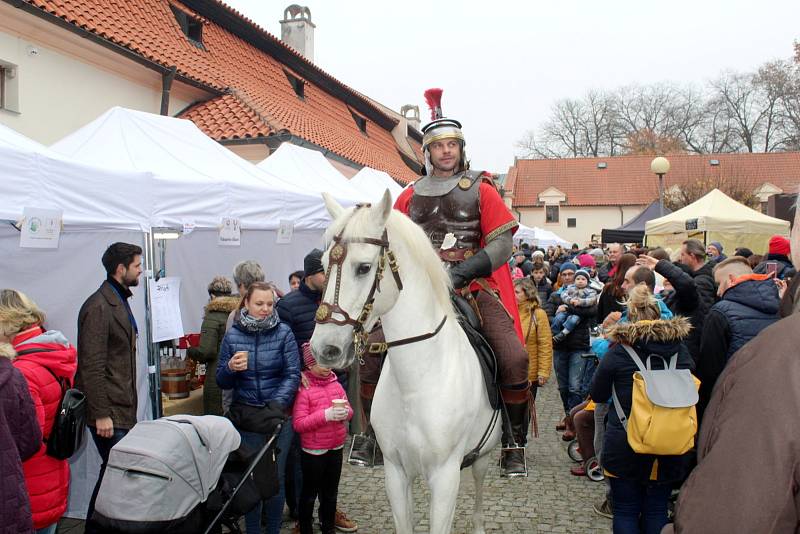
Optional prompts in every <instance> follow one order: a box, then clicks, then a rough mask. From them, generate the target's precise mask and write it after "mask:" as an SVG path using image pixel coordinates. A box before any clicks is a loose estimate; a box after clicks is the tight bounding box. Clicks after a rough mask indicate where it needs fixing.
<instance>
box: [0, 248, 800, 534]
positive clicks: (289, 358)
mask: <svg viewBox="0 0 800 534" xmlns="http://www.w3.org/2000/svg"><path fill="white" fill-rule="evenodd" d="M792 252H793V250H792V248H791V246H790V242H789V240H788V239H786V238H785V237H782V236H775V237H773V238H772V239H771V240H770V242H769V250H768V253H767V254H766V255H764V256H762V257H756V255H754V254H753V253H752V252H751V251H750V250H747V249H736V250H735V251H734V253H733V254H731V255H730V256H726V255H725V254H724V249H723V246H722V245H721V244H720V243H711V244H710V245H708V246H707V247H706V246H704V245H703V243H702V242H700V241H698V240H695V239H688V240H686V241H684V242H683V243H682V245H681V247H680V248H679V249H676V250H669V249H663V248H643V247H626V246H624V245H621V244H616V243H615V244H610V245H608V246H606V247H601V246H592V247H588V248H585V249H582V250H580V249H579V247H578V246H577V245H575V246H573V247H572V249H571V250H565V249H562V248H560V247H550V248H548V249H547V250H542V249H536V248H533V247H529V246H527V245H526V244H524V243H523V244H521V245H520V246H519V248H518V249H517V248H516V247H515V251H514V254H513V256H512V257H511V258H510V260H509V269H510V272H511V275H512V277H513V279H514V289H515V295H516V299H517V311H518V313H519V317H520V320H521V326H522V334H523V338H524V342H525V348H526V349H527V353H528V379H529V381H530V383H531V394H532V396H533V397H534V398H536V391H537V388H540V387H542V386H544V385H545V384H546V383H547V382H548V381H549V380H550V376H551V374H552V373H553V371H554V372H555V377H556V381H557V386H558V391H559V395H560V398H561V403H562V405H563V413H564V417H563V419H562V421H561V422H560V423H559V425H558V426H557V430H558V431H560V432H562V434H561V438H562V439H563V440H564V441H568V442H572V441H573V440H576V442H577V444H578V447H577V448H578V451H579V453H580V455H581V457H582V458H583V462H582V463H581V464H579V465H578V466H576V467H573V468H572V469H571V473H572V474H573V475H576V476H585V475H587V471H588V470H590V469H597V468H601V469H602V473H603V475H604V476H603V477H601V478H604V479H605V481H606V484H607V498H606V499H605V501H604V502H600V503H594V506H593V508H594V510H595V511H596V512H597V513H599V514H601V515H605V516H608V517H611V518H612V520H613V525H614V532H615V533H622V534H625V533H633V532H646V533H655V532H660V531H661V529H662V528H673V527H672V525H669V526H666V525H667V523H668V521H669V515H670V513H671V510H672V508H673V507H672V506H671V503H672V501H674V500H675V495H678V494H679V495H680V497H679V498H678V502H677V505H676V506H674V510H675V512H674V520H675V525H674V528H675V530H676V531H677V532H704V531H707V530H704V528H703V527H704V525H706V524H707V521H709V516H708V515H707V513H708V512H709V510H718V512H719V517H716V516H715V521H720V522H721V523H720V524H725V525H730V530H727V531H741V530H739V529H737V527H740V526H741V525H742V521H747V520H748V518H746V517H743V514H744V512H742V511H741V510H747V511H748V512H747V513H749V514H751V515H753V516H754V517H755V518H757V519H758V520H760V521H764V520H766V519H768V518H769V519H770V520H771V521H772V522H773V523H772V526H770V527H769V528H767V529H762V530H759V529H757V528H756V529H747V531H752V532H754V531H764V532H785V531H794V530H793V529H794V528H795V527H796V525H797V516H796V514H795V512H796V508H794V507H793V506H794V505H795V504H796V503H797V502H798V500H797V494H798V492H797V485H796V483H794V482H792V480H795V479H793V478H792V476H793V473H794V471H795V470H797V467H796V462H797V455H796V451H795V450H794V449H793V448H792V444H791V442H786V443H783V444H781V442H780V433H781V428H782V426H783V425H784V424H790V423H788V421H789V419H784V418H783V415H782V414H785V413H787V410H786V409H781V408H780V406H779V405H778V404H777V403H778V402H780V399H784V400H785V398H786V397H791V396H792V395H793V390H794V386H795V385H796V382H795V383H792V379H796V378H797V372H798V367H797V364H796V363H794V362H795V360H792V355H793V354H794V353H796V346H795V344H793V343H792V340H793V339H796V336H797V326H800V325H795V324H794V323H796V322H797V317H798V315H797V314H796V312H797V311H798V307H800V299H798V298H797V296H798V294H800V283H799V281H800V277H797V276H795V274H796V271H795V268H794V263H793V260H792V257H791V256H792ZM798 252H799V251H797V250H794V253H795V260H797V257H796V256H798V255H800V254H798ZM141 254H142V251H141V249H140V248H139V247H138V246H136V245H130V244H126V243H115V244H113V245H112V246H110V247H109V248H108V250H106V252H105V254H104V255H103V257H102V259H101V261H102V264H103V266H104V268H105V270H106V273H107V278H106V279H105V280H104V281H103V282H102V284H101V286H100V288H99V289H98V290H97V291H96V292H95V293H94V294H92V295H90V296H89V297H88V298H87V299H86V301H85V302H84V304H83V306H81V308H80V311H79V312H78V315H77V320H78V338H77V340H76V346H73V345H72V344H71V343H70V342H69V341H68V340H67V339H66V337H65V336H64V335H63V334H62V333H61V332H58V331H55V330H48V329H47V328H46V326H45V325H46V315H45V312H44V311H42V310H41V309H39V307H38V306H37V305H36V304H35V303H34V302H33V301H32V300H31V299H30V298H28V297H27V296H26V295H25V294H23V293H21V292H19V291H16V290H14V289H4V290H2V292H0V386H1V387H0V445H2V447H0V457H2V458H1V459H2V462H3V465H4V466H7V468H5V467H4V470H3V473H2V484H1V485H0V489H1V490H2V497H3V498H2V504H0V512H1V513H0V515H1V516H2V521H3V524H4V525H6V526H8V525H12V526H13V527H12V530H9V532H36V533H46V534H52V533H53V532H55V530H56V526H57V523H58V520H59V518H60V517H61V516H62V515H63V514H64V512H65V510H66V505H67V494H68V485H69V467H68V462H67V461H66V460H60V459H56V458H53V457H52V456H50V455H48V453H47V447H46V443H47V438H48V435H49V432H50V431H51V429H52V427H53V421H54V418H55V416H56V412H57V408H58V406H59V404H60V400H61V397H62V394H63V384H64V383H67V384H68V385H70V386H71V385H73V384H74V385H75V387H77V388H79V389H80V390H81V391H83V392H85V394H86V398H87V403H88V408H87V410H88V428H89V431H90V434H91V437H92V440H93V442H94V445H95V446H96V448H97V451H98V452H99V455H100V458H101V462H102V465H101V469H100V476H101V478H102V473H103V471H104V469H105V466H106V463H107V462H108V457H109V452H110V450H111V448H112V447H113V446H114V445H115V444H116V443H118V442H119V441H120V440H121V439H122V438H123V437H124V436H125V435H126V434H127V433H128V431H129V430H130V429H131V428H132V427H133V425H135V424H136V420H137V414H136V407H137V405H138V399H137V390H136V380H135V377H136V337H137V333H138V329H139V327H138V325H137V322H136V319H135V317H134V314H133V312H132V310H131V307H130V304H129V299H130V297H131V296H132V292H131V288H133V287H135V286H136V285H137V284H138V283H139V279H140V276H141V273H142V268H141ZM754 258H755V259H754ZM233 282H234V283H233V284H231V283H230V281H229V280H228V279H227V278H226V277H225V276H217V277H215V278H214V279H213V280H212V281H211V282H210V284H209V285H208V296H209V301H208V303H207V305H206V307H205V315H204V319H203V324H202V329H201V336H200V342H199V345H198V346H197V347H194V348H192V349H190V351H189V356H190V357H191V358H193V359H195V360H197V361H198V362H202V363H205V365H206V370H207V371H206V372H207V378H206V381H205V384H206V385H205V389H204V392H203V410H204V413H205V414H208V415H222V414H227V415H228V416H229V417H230V418H231V420H232V421H234V422H235V423H236V424H237V427H238V430H239V432H240V434H241V437H242V443H243V444H244V445H245V446H249V447H251V448H258V447H259V446H261V445H263V444H264V443H265V441H266V440H267V439H268V436H267V435H266V434H265V433H264V432H261V431H259V428H257V427H251V426H250V423H248V420H249V419H252V418H248V413H247V410H248V407H252V406H261V407H266V408H268V409H270V410H273V411H274V412H275V413H277V414H280V415H281V416H283V417H286V420H287V424H285V425H283V427H282V429H281V431H280V434H279V435H278V436H277V447H278V451H279V454H278V457H277V464H278V472H279V491H278V493H277V495H275V496H274V497H272V498H270V499H268V500H266V501H264V503H263V506H261V505H259V506H257V507H256V508H255V509H253V510H252V511H250V512H249V513H248V514H246V517H245V524H246V531H247V532H248V534H256V533H260V532H262V531H265V532H268V533H271V534H278V533H279V531H280V528H281V522H282V516H283V512H284V508H285V507H286V506H288V509H289V514H290V515H291V517H293V518H295V519H296V520H297V522H296V524H295V527H294V531H295V532H298V533H302V534H309V533H311V532H313V527H312V524H313V520H312V517H313V512H314V506H315V502H316V501H317V500H318V501H319V512H318V514H319V521H320V524H321V526H322V532H324V533H326V534H330V533H332V532H334V531H335V530H340V531H344V532H352V531H355V530H357V528H358V527H357V524H356V523H355V522H354V521H353V520H351V519H349V518H348V517H347V515H346V514H345V513H344V512H343V511H342V510H340V509H339V508H338V506H337V492H338V484H339V478H340V475H341V470H342V463H343V448H344V445H345V440H346V437H347V422H348V421H349V420H350V419H351V418H352V417H353V409H352V407H351V406H350V403H349V402H348V401H347V395H346V393H345V392H346V390H347V382H348V379H349V377H348V373H347V372H346V370H338V371H335V370H331V369H326V368H324V367H322V366H320V365H319V364H318V363H317V362H316V361H315V359H314V356H313V355H312V354H311V351H310V349H309V345H308V342H309V340H310V338H311V335H312V334H313V330H314V324H315V312H316V309H317V307H318V305H319V302H320V300H321V294H322V291H323V289H324V286H325V272H324V270H323V266H322V251H320V250H316V249H315V250H313V251H311V252H310V253H309V254H308V255H307V256H306V257H305V259H304V270H303V271H297V272H295V273H292V275H291V276H290V277H289V283H290V287H291V291H290V292H289V293H287V294H286V295H280V294H279V292H278V291H277V290H276V288H275V284H273V283H270V282H268V281H267V280H266V275H265V273H264V271H263V269H262V268H261V267H260V266H259V265H258V263H257V262H255V261H245V262H241V263H239V264H238V265H236V266H235V267H234V269H233ZM234 289H235V290H236V293H234ZM783 317H789V319H787V320H785V321H781V322H780V324H778V325H776V324H775V323H778V322H779V321H780V320H781V318H783ZM765 329H770V332H771V335H770V336H769V337H765V336H759V333H761V332H762V331H763V330H765ZM756 338H757V339H756ZM754 339H755V341H753V342H752V343H750V342H751V340H754ZM628 348H630V349H632V350H633V351H635V353H637V354H638V355H639V357H640V358H642V359H647V358H651V357H652V356H653V355H656V356H659V357H661V358H663V360H664V361H668V360H670V358H672V357H673V356H675V362H674V366H675V368H676V369H689V370H691V371H692V372H693V373H694V375H695V376H696V377H697V378H698V379H699V381H700V386H699V402H698V403H697V407H696V413H697V424H698V427H699V432H698V436H699V441H698V444H699V447H698V448H697V449H692V450H690V451H688V452H685V453H683V454H677V455H666V456H665V455H653V454H642V453H638V452H635V451H634V450H633V449H632V447H631V445H630V443H629V439H628V433H627V432H626V419H627V417H628V416H629V415H630V412H631V406H632V398H633V389H634V387H635V385H634V378H633V377H634V373H635V372H636V371H637V364H636V363H635V360H634V359H632V357H631V356H630V355H629V353H628V352H627V349H628ZM78 354H80V359H78V358H77V355H78ZM734 354H736V357H735V358H734ZM773 381H774V382H773ZM759 384H761V385H763V387H761V388H760V389H759V387H758V385H759ZM729 395H730V396H731V397H729ZM747 395H751V396H750V397H748V396H747ZM766 395H773V396H774V397H776V398H777V399H778V400H776V399H769V400H767V399H765V396H766ZM612 399H614V400H613V401H612ZM729 399H730V400H729ZM615 403H616V404H618V408H619V409H621V411H619V410H618V409H615V408H612V406H613V405H614V404H615ZM786 404H787V405H788V407H789V408H790V407H792V406H795V405H796V402H793V401H787V403H786ZM735 410H740V413H747V414H750V415H749V416H748V418H747V419H744V420H742V418H741V417H738V415H739V414H738V413H736V412H735ZM762 410H763V411H764V412H765V413H766V415H765V416H764V417H761V418H760V420H758V421H753V420H752V419H759V417H760V416H759V412H760V411H762ZM770 410H772V411H770ZM732 411H734V412H733V413H735V414H736V415H737V417H731V413H732ZM788 413H790V414H791V412H788ZM767 420H770V421H772V423H769V422H768V421H767ZM748 422H749V424H751V425H753V427H752V428H747V427H746V425H747V424H748ZM758 429H761V430H758ZM737 432H742V433H743V435H746V436H747V437H746V438H743V436H741V435H739V434H737ZM772 439H774V440H775V441H772ZM748 445H749V446H751V447H752V448H750V449H748V448H747V447H748ZM718 451H719V452H718ZM754 451H761V454H764V455H765V456H764V460H765V461H766V463H768V464H769V463H772V464H774V465H771V466H769V467H767V468H766V469H764V470H763V471H759V469H760V468H759V467H756V466H752V467H750V468H748V469H744V471H754V472H755V473H754V474H752V475H751V476H748V477H742V478H743V479H745V480H749V481H752V483H754V484H760V485H761V487H762V489H764V488H770V489H771V491H772V493H769V492H766V494H765V495H759V496H754V497H753V503H749V504H748V505H746V506H743V507H741V508H737V509H736V510H737V511H736V512H732V511H731V508H730V507H728V506H723V505H721V504H719V502H717V501H718V500H719V499H716V495H715V489H714V488H715V484H716V482H715V480H720V478H719V477H723V473H722V472H724V471H728V472H734V471H735V472H737V473H738V475H741V472H742V471H743V469H735V467H736V465H737V463H736V460H737V456H752V455H753V454H754ZM590 461H591V462H593V463H591V462H590ZM726 461H729V462H730V464H726ZM781 470H784V471H788V472H786V473H784V472H780V471H781ZM779 472H780V473H779ZM758 473H763V476H760V475H759V474H758ZM794 474H796V473H794ZM738 475H737V476H738ZM724 476H728V477H729V478H730V475H724ZM687 479H688V480H687ZM587 483H590V482H588V481H587ZM731 483H733V482H731ZM741 484H743V482H742V483H741ZM741 484H740V485H741ZM778 484H784V486H780V487H778ZM99 487H100V485H99V481H98V483H97V485H96V486H95V488H94V491H93V493H92V497H91V500H90V503H89V508H88V511H87V517H88V518H89V519H90V520H89V521H87V524H86V532H99V530H98V529H97V527H96V526H95V525H93V522H92V521H91V517H92V512H93V509H94V503H95V500H96V498H97V493H98V490H99ZM780 492H783V494H781V495H778V494H779V493H780ZM750 495H752V493H750ZM767 495H774V497H775V498H774V499H773V498H770V497H768V496H767ZM755 506H758V510H757V512H754V511H753V508H754V507H755ZM744 515H747V514H744ZM753 520H755V519H753ZM790 524H791V525H792V526H791V528H788V527H787V528H786V529H781V527H784V526H788V525H790ZM665 526H666V527H665ZM262 529H263V530H262ZM715 531H720V532H721V531H723V530H715Z"/></svg>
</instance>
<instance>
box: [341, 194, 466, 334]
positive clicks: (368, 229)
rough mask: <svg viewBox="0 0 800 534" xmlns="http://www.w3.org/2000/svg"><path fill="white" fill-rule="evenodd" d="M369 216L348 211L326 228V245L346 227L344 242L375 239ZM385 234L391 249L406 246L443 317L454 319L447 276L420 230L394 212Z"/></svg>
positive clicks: (359, 211) (360, 211)
mask: <svg viewBox="0 0 800 534" xmlns="http://www.w3.org/2000/svg"><path fill="white" fill-rule="evenodd" d="M371 209H376V208H371ZM369 212H370V210H369V209H359V210H356V209H354V208H350V209H348V210H346V211H345V213H344V214H343V215H342V216H341V217H339V218H338V219H337V220H336V221H334V223H333V224H332V225H331V226H330V227H328V230H327V231H326V232H325V243H326V244H327V243H330V242H331V240H332V239H333V236H335V235H337V234H338V233H339V232H340V231H341V229H342V227H344V226H345V225H347V230H346V231H345V233H344V235H343V236H342V237H344V238H345V239H346V238H347V237H351V236H355V237H363V236H367V235H374V233H375V228H374V225H373V224H372V218H371V217H370V213H369ZM386 231H387V232H388V236H389V242H390V244H391V247H390V248H392V249H398V248H399V247H400V242H402V243H404V244H405V249H406V251H407V252H408V254H409V255H410V256H411V257H412V261H413V262H414V263H416V264H417V265H420V266H421V267H422V270H423V271H424V272H425V275H426V276H427V278H428V279H429V280H430V282H431V286H432V289H433V291H434V297H435V298H436V301H437V302H438V303H439V305H440V306H441V307H442V309H443V310H444V311H445V313H446V314H447V315H448V316H450V317H451V318H453V317H454V316H455V311H454V309H453V304H452V301H451V300H450V288H451V287H452V283H451V282H450V276H449V275H448V274H447V271H446V270H445V269H444V266H443V264H442V261H441V260H440V259H439V256H438V255H437V254H436V252H434V250H433V247H432V246H431V242H430V240H429V239H428V236H426V235H425V232H424V231H423V230H422V228H420V227H419V226H418V225H417V224H416V223H415V222H414V221H412V220H411V219H409V218H408V217H406V216H405V215H404V214H403V213H401V212H399V211H397V210H394V209H393V210H391V213H390V214H389V219H388V220H387V221H386ZM398 261H399V260H398ZM387 269H388V265H387ZM402 275H403V264H402V263H400V276H402Z"/></svg>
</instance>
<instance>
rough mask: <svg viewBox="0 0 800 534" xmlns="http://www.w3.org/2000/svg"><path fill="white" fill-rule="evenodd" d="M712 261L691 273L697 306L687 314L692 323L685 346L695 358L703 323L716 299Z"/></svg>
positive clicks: (698, 352)
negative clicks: (695, 289)
mask: <svg viewBox="0 0 800 534" xmlns="http://www.w3.org/2000/svg"><path fill="white" fill-rule="evenodd" d="M713 270H714V264H713V263H706V264H705V265H703V266H702V267H700V268H699V269H697V270H696V271H694V272H692V273H691V276H692V278H693V279H694V285H695V287H696V288H697V308H696V309H695V311H694V313H691V314H689V320H690V321H691V323H692V331H691V332H689V337H687V338H686V347H687V348H688V349H689V353H690V354H691V355H692V357H693V358H695V359H697V358H698V357H699V354H700V339H701V338H702V337H703V324H704V323H705V319H706V317H707V316H708V311H709V310H710V309H711V306H713V305H714V303H715V302H716V301H717V284H716V282H714V276H713V274H712V272H713Z"/></svg>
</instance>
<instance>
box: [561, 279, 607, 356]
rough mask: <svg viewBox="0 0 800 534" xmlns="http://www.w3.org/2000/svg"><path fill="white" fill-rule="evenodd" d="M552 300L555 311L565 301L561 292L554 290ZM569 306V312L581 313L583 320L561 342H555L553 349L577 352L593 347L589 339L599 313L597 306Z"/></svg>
mask: <svg viewBox="0 0 800 534" xmlns="http://www.w3.org/2000/svg"><path fill="white" fill-rule="evenodd" d="M550 302H552V303H554V304H555V307H554V308H553V311H554V312H555V311H556V310H557V309H558V307H559V306H561V304H563V302H561V294H560V293H556V292H554V293H553V294H552V295H551V296H550ZM566 306H567V312H568V313H569V314H570V315H572V314H574V315H579V316H580V317H581V322H580V323H579V324H578V326H577V327H576V328H575V330H573V331H572V332H570V334H569V335H568V336H567V337H565V338H564V339H563V340H562V341H561V342H559V343H553V350H560V351H563V352H575V351H579V350H583V351H588V350H589V348H590V347H591V344H590V340H589V330H590V329H591V328H592V326H594V318H595V316H596V315H597V306H590V307H574V306H570V305H569V304H567V305H566Z"/></svg>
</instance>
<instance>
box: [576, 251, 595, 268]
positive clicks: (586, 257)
mask: <svg viewBox="0 0 800 534" xmlns="http://www.w3.org/2000/svg"><path fill="white" fill-rule="evenodd" d="M578 265H579V266H581V267H583V268H586V267H592V268H594V267H597V262H595V261H594V256H592V255H591V254H581V255H580V256H578Z"/></svg>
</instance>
